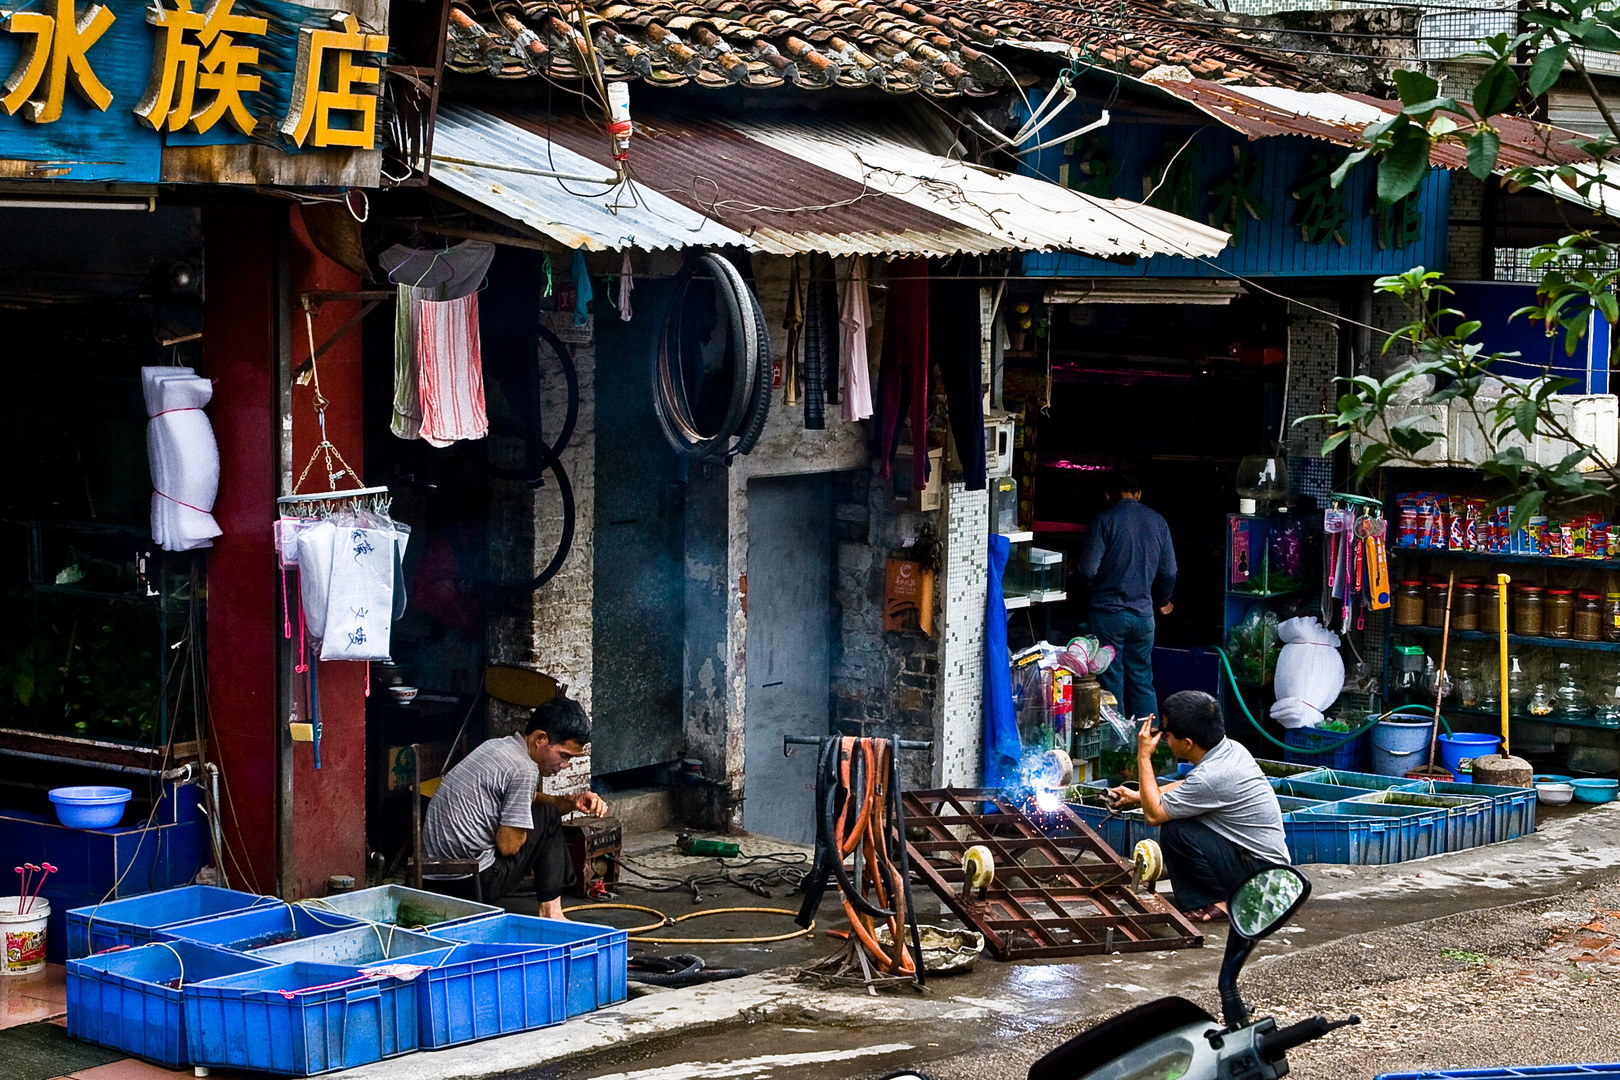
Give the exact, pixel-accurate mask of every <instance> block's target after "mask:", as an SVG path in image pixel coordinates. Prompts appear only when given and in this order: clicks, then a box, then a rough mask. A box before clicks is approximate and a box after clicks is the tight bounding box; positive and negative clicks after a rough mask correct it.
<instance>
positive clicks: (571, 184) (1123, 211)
mask: <svg viewBox="0 0 1620 1080" xmlns="http://www.w3.org/2000/svg"><path fill="white" fill-rule="evenodd" d="M719 122H721V123H724V124H726V125H727V126H729V127H732V128H734V129H735V130H736V131H738V132H739V133H741V134H743V135H745V136H747V137H748V138H749V139H751V140H754V141H756V142H758V143H760V144H762V145H766V146H769V147H771V148H772V149H774V150H777V151H779V152H781V153H783V154H785V155H787V156H788V157H790V158H792V159H794V161H795V164H796V165H798V166H800V167H802V168H804V169H806V170H809V169H819V170H822V171H824V172H828V173H831V174H833V175H835V176H839V177H843V178H844V179H845V180H850V181H854V182H855V183H858V184H861V185H863V186H864V187H865V188H866V189H867V190H870V191H872V192H874V193H882V194H886V195H889V196H892V197H894V198H896V199H899V200H901V201H903V202H905V203H907V204H909V205H912V206H915V207H918V208H920V209H923V210H926V211H929V212H930V213H931V214H933V215H935V217H936V218H943V219H945V220H946V221H949V222H953V223H955V224H956V226H957V227H956V228H952V229H949V230H944V231H935V232H931V233H921V232H916V231H909V230H907V231H905V232H904V233H903V236H889V237H870V236H865V235H861V236H848V237H844V236H832V235H821V234H820V233H821V230H818V228H817V223H816V221H815V216H814V212H813V211H807V212H805V213H804V214H803V215H802V216H801V218H800V220H799V221H798V222H795V223H791V224H784V225H782V226H778V227H775V228H770V229H757V230H754V231H753V232H751V233H749V234H743V233H739V232H736V231H734V230H732V229H730V228H727V227H726V226H723V225H721V224H719V223H718V222H716V221H715V220H714V219H713V218H711V217H708V216H707V215H705V214H704V213H703V212H701V211H700V210H697V209H693V208H691V207H688V206H684V205H682V204H681V203H679V202H676V201H675V200H674V199H672V198H670V197H669V196H666V195H663V194H661V193H660V192H659V191H655V190H653V187H654V186H656V187H657V188H661V189H662V190H663V191H673V192H681V191H685V190H688V189H690V188H692V187H693V184H692V182H691V179H692V178H691V177H675V176H644V177H643V179H645V180H646V183H641V184H636V185H634V187H633V189H620V190H619V191H618V192H616V193H615V194H606V195H604V193H606V192H608V191H609V188H608V186H607V185H605V184H598V185H592V184H588V183H583V182H579V181H559V180H556V179H553V178H548V177H540V176H534V175H532V174H529V173H523V172H514V171H512V169H513V168H518V169H531V170H532V169H547V170H551V171H557V172H565V173H576V174H579V175H582V176H601V175H603V173H604V168H603V166H602V165H600V164H597V163H595V162H593V161H591V160H589V159H587V158H585V157H583V156H581V155H580V154H577V153H574V152H572V151H569V150H567V149H566V148H564V147H563V146H561V145H560V144H558V143H556V142H550V141H548V140H547V139H545V138H544V137H543V136H541V135H539V134H536V133H534V132H532V131H530V130H528V129H525V128H522V127H519V126H518V125H515V124H512V123H509V122H507V121H505V120H502V119H500V118H497V117H494V116H490V115H489V114H487V113H483V112H480V111H478V110H476V109H470V108H467V107H465V106H458V105H450V104H446V105H441V106H440V109H439V116H438V124H437V127H436V129H435V132H434V141H433V156H434V162H433V173H432V175H433V180H434V181H435V182H436V183H440V184H443V185H444V186H446V187H448V188H451V189H453V190H454V191H456V192H458V193H460V194H461V195H462V196H464V197H466V198H468V199H471V200H475V201H477V202H478V203H480V204H482V205H483V206H486V207H488V208H489V209H490V210H493V211H495V212H497V213H499V214H501V215H503V216H505V217H507V218H509V219H512V220H514V221H517V222H521V223H522V224H524V225H527V226H528V227H530V228H532V229H535V230H537V231H538V232H541V233H543V234H545V235H546V236H549V237H551V238H553V239H555V240H558V241H560V242H561V243H563V244H565V245H567V246H568V247H576V248H577V247H582V246H583V247H584V248H585V249H586V250H589V251H599V250H604V249H619V248H642V249H654V250H656V249H660V248H683V247H687V246H697V245H703V246H722V245H736V246H739V247H742V248H745V249H747V250H750V251H761V252H776V253H781V252H788V251H794V250H800V251H810V250H815V251H830V252H834V253H842V252H845V251H861V250H873V251H906V252H907V253H912V254H918V255H950V254H954V253H956V252H960V251H979V252H989V251H1004V250H1008V249H1014V250H1020V251H1074V252H1080V253H1083V254H1088V255H1098V256H1104V257H1107V256H1128V255H1134V256H1143V257H1146V256H1151V255H1183V256H1213V255H1215V254H1217V253H1219V252H1220V251H1221V250H1222V249H1223V248H1225V246H1226V243H1227V240H1228V236H1227V234H1226V233H1224V232H1222V231H1220V230H1219V229H1213V228H1210V227H1209V226H1207V225H1202V224H1199V223H1198V222H1195V221H1190V220H1188V219H1186V218H1183V217H1178V216H1177V215H1175V214H1172V213H1169V212H1168V211H1164V210H1158V209H1155V208H1153V207H1150V206H1143V205H1140V204H1138V203H1132V202H1128V201H1126V200H1124V199H1097V198H1093V197H1091V196H1088V195H1082V194H1081V193H1079V192H1077V191H1071V190H1069V189H1067V188H1063V187H1059V186H1058V185H1056V184H1052V183H1048V182H1046V181H1044V180H1038V179H1036V178H1034V177H1028V176H1020V175H1017V174H1015V173H1007V172H1001V171H998V170H994V169H986V168H982V167H980V166H977V165H970V164H966V163H964V162H961V161H957V160H954V159H951V158H945V157H941V156H939V155H937V154H933V153H929V152H928V151H925V150H920V149H917V148H915V147H912V146H908V145H906V144H904V143H902V142H899V141H897V140H896V139H895V138H892V137H886V136H883V135H878V134H875V133H873V132H870V131H865V130H862V129H860V128H857V127H855V126H854V125H852V124H848V123H839V122H836V121H827V120H821V121H816V122H802V121H788V122H785V123H784V122H780V121H778V120H775V119H773V120H772V121H770V122H769V123H751V122H748V121H742V120H734V119H720V120H719ZM633 153H634V149H633V148H632V154H633ZM443 158H456V159H462V161H463V162H465V161H473V162H479V163H480V164H478V165H468V164H464V163H455V162H447V161H444V160H442V159H443ZM501 166H505V168H502V167H501ZM632 190H633V194H634V199H633V200H632V198H631V191H632ZM593 196H596V197H593ZM615 196H616V197H615ZM632 201H634V203H635V205H627V204H629V203H631V202H632ZM614 203H617V204H619V205H618V209H617V212H614V210H613V209H611V206H612V204H614ZM930 220H933V219H930ZM794 224H797V225H799V228H794V227H793V226H794ZM902 240H903V242H901V241H902ZM880 241H881V242H880Z"/></svg>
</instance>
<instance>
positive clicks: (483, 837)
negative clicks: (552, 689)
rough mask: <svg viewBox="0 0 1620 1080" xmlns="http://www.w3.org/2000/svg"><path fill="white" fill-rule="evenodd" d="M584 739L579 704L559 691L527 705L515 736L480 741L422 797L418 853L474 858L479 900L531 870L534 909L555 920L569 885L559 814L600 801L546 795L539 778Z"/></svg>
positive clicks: (592, 810) (592, 807) (587, 733)
mask: <svg viewBox="0 0 1620 1080" xmlns="http://www.w3.org/2000/svg"><path fill="white" fill-rule="evenodd" d="M590 742H591V722H590V719H589V718H588V717H586V715H585V709H584V707H583V706H581V705H580V703H579V702H577V701H575V700H573V699H572V698H567V697H564V696H562V695H561V694H559V695H557V696H556V697H554V698H552V699H551V700H550V701H548V702H546V703H545V704H544V705H542V706H540V707H539V708H538V709H536V710H534V712H533V713H532V714H531V715H530V717H529V723H528V726H527V728H526V730H525V731H524V733H523V734H521V735H508V736H507V737H506V738H504V739H490V740H488V741H487V742H484V743H483V744H481V745H480V746H479V747H478V748H477V749H476V750H474V751H473V752H472V753H470V754H468V755H467V756H466V758H465V759H463V760H462V761H461V762H460V763H459V764H458V765H457V766H456V767H455V768H453V769H451V770H450V771H449V773H447V774H446V775H445V778H444V780H443V781H442V782H441V783H440V784H439V790H438V791H437V792H435V793H434V796H433V801H432V802H430V803H428V812H427V820H426V821H425V822H423V824H422V853H423V854H424V855H425V856H427V857H428V858H430V859H477V860H478V871H479V872H478V884H479V888H480V889H481V890H482V893H483V898H484V900H485V902H487V903H494V902H495V901H497V900H499V899H500V898H501V897H503V896H506V895H507V894H509V893H511V892H513V891H514V890H515V889H516V888H517V887H518V885H519V884H520V883H521V882H522V881H523V879H524V877H526V876H527V875H528V873H529V872H530V871H531V870H532V871H533V872H534V895H535V900H536V901H537V902H538V903H539V905H540V914H541V915H542V916H544V917H545V918H548V919H560V918H562V917H563V913H562V894H563V890H564V889H566V888H568V886H570V885H572V884H573V883H574V868H573V864H572V863H571V862H570V860H569V858H568V851H567V849H566V848H565V847H564V846H563V837H562V816H563V815H564V814H572V813H575V812H578V813H581V814H589V815H591V816H592V817H601V816H603V815H604V814H606V813H608V804H607V803H606V802H604V801H603V799H602V797H601V796H600V795H597V794H596V793H595V792H591V791H585V792H581V793H580V794H578V795H547V794H546V793H545V792H543V791H541V790H540V778H541V777H542V776H556V775H557V774H558V773H560V772H562V771H563V769H565V768H567V766H568V763H569V762H571V761H573V760H574V759H575V758H577V757H579V756H580V755H581V754H584V753H585V752H586V751H587V750H588V749H589V747H590Z"/></svg>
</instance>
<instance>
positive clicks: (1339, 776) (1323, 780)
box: [1293, 769, 1412, 791]
mask: <svg viewBox="0 0 1620 1080" xmlns="http://www.w3.org/2000/svg"><path fill="white" fill-rule="evenodd" d="M1293 779H1298V780H1303V781H1305V782H1307V783H1312V784H1335V785H1337V786H1338V787H1353V788H1360V789H1361V790H1362V791H1390V790H1393V789H1394V788H1403V787H1405V786H1406V785H1408V784H1410V783H1411V782H1412V781H1410V780H1408V779H1406V778H1405V777H1404V776H1381V775H1379V774H1378V773H1368V772H1351V771H1350V770H1348V769H1318V770H1316V771H1315V772H1312V773H1306V774H1305V775H1304V776H1300V777H1294V778H1293Z"/></svg>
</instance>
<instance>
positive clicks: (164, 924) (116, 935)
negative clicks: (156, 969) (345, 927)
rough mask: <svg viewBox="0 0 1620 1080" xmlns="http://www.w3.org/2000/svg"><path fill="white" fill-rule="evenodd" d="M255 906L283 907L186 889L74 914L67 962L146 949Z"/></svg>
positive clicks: (211, 889)
mask: <svg viewBox="0 0 1620 1080" xmlns="http://www.w3.org/2000/svg"><path fill="white" fill-rule="evenodd" d="M257 904H275V905H276V906H278V907H279V906H281V901H279V900H275V899H272V898H271V897H268V896H255V895H254V894H253V893H245V892H237V891H235V890H234V889H220V888H216V887H215V886H213V885H188V886H186V887H185V888H183V889H169V890H167V891H166V892H155V893H147V894H146V895H145V896H130V897H126V898H125V899H123V900H110V901H108V902H107V903H105V904H99V905H97V906H94V907H82V908H75V909H74V910H72V911H69V912H68V913H67V954H68V958H69V959H70V960H77V959H79V958H80V957H81V956H89V955H90V954H91V953H98V952H102V951H104V950H106V949H112V948H116V947H117V946H120V945H123V946H133V945H144V944H146V943H147V942H148V941H156V940H158V938H159V937H160V936H162V932H163V931H165V930H169V929H172V928H174V927H177V926H181V925H184V924H186V923H191V922H196V921H197V920H198V919H211V918H214V917H216V916H219V915H228V914H231V913H233V912H238V911H243V910H245V909H247V908H250V907H253V906H255V905H257Z"/></svg>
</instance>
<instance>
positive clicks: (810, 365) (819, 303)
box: [804, 255, 838, 431]
mask: <svg viewBox="0 0 1620 1080" xmlns="http://www.w3.org/2000/svg"><path fill="white" fill-rule="evenodd" d="M819 261H820V260H818V259H817V257H816V256H815V255H811V256H810V286H809V288H808V289H806V290H805V303H804V426H805V428H806V429H807V430H810V431H820V430H822V429H823V428H825V427H826V426H827V369H828V367H829V364H828V361H829V360H830V359H831V358H832V357H833V356H834V355H835V353H834V352H833V351H832V350H831V349H830V348H829V344H830V342H829V338H830V337H831V335H832V334H834V333H836V332H837V327H838V312H837V309H836V307H835V308H833V310H832V312H831V317H830V318H829V313H828V304H829V302H830V301H831V300H832V298H833V292H832V282H831V281H829V280H828V279H827V278H826V276H824V275H823V274H822V273H821V268H820V266H819V265H818V263H819Z"/></svg>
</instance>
